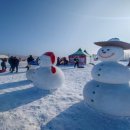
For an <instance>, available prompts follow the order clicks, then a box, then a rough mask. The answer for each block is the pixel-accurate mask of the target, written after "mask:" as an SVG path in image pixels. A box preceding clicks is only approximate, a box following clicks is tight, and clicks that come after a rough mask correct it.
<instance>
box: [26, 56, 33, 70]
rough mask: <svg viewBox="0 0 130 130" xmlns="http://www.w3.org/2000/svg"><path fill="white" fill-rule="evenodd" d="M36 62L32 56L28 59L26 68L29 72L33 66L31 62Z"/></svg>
mask: <svg viewBox="0 0 130 130" xmlns="http://www.w3.org/2000/svg"><path fill="white" fill-rule="evenodd" d="M33 61H34V58H33V57H32V55H30V56H29V57H28V58H27V63H28V65H27V66H26V68H27V70H29V68H30V65H31V62H33Z"/></svg>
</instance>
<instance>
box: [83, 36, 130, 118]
mask: <svg viewBox="0 0 130 130" xmlns="http://www.w3.org/2000/svg"><path fill="white" fill-rule="evenodd" d="M95 44H96V45H99V46H101V47H102V48H101V49H99V51H98V53H97V55H98V58H99V59H100V60H101V61H102V62H101V63H99V64H97V65H95V66H94V68H93V69H92V72H91V74H92V77H93V80H91V81H90V82H88V83H87V84H86V85H85V87H84V90H83V95H84V102H85V104H87V105H89V106H90V107H92V108H94V109H96V110H98V111H100V112H103V113H106V114H111V115H115V116H130V85H129V81H130V70H129V69H128V67H126V66H124V65H122V64H119V63H118V61H119V60H120V59H121V58H123V56H124V50H126V49H130V44H128V43H125V42H122V41H120V40H119V39H118V38H113V39H110V40H109V41H104V42H96V43H95Z"/></svg>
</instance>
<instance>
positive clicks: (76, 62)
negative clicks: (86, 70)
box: [74, 58, 79, 68]
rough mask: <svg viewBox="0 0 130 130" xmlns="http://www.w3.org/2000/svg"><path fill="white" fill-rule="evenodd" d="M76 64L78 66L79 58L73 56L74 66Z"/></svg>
mask: <svg viewBox="0 0 130 130" xmlns="http://www.w3.org/2000/svg"><path fill="white" fill-rule="evenodd" d="M76 66H77V68H79V59H78V58H74V68H75V67H76Z"/></svg>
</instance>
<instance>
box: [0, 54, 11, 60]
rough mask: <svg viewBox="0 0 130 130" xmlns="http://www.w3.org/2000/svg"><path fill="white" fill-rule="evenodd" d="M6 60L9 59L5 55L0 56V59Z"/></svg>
mask: <svg viewBox="0 0 130 130" xmlns="http://www.w3.org/2000/svg"><path fill="white" fill-rule="evenodd" d="M4 58H5V59H8V58H9V57H8V56H7V55H0V59H4Z"/></svg>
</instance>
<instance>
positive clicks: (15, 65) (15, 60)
mask: <svg viewBox="0 0 130 130" xmlns="http://www.w3.org/2000/svg"><path fill="white" fill-rule="evenodd" d="M18 66H19V59H18V58H16V57H14V69H15V68H16V73H17V72H18Z"/></svg>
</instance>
